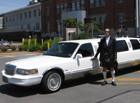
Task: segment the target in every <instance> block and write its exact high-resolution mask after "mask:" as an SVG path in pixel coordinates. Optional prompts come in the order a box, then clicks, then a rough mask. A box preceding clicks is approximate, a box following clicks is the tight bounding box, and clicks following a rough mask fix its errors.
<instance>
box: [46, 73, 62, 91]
mask: <svg viewBox="0 0 140 103" xmlns="http://www.w3.org/2000/svg"><path fill="white" fill-rule="evenodd" d="M47 84H48V88H49V89H50V90H51V91H56V90H57V89H59V87H60V85H61V77H60V75H59V74H57V73H53V74H51V75H50V76H49V78H48V82H47Z"/></svg>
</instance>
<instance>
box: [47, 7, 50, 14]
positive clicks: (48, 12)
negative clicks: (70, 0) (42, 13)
mask: <svg viewBox="0 0 140 103" xmlns="http://www.w3.org/2000/svg"><path fill="white" fill-rule="evenodd" d="M49 15H50V10H49V7H47V16H49Z"/></svg>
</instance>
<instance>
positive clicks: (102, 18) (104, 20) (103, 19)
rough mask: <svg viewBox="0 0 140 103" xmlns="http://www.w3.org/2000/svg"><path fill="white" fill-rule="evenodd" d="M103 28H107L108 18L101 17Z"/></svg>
mask: <svg viewBox="0 0 140 103" xmlns="http://www.w3.org/2000/svg"><path fill="white" fill-rule="evenodd" d="M101 28H102V30H104V29H105V28H106V17H105V16H103V17H101Z"/></svg>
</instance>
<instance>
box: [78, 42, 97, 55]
mask: <svg viewBox="0 0 140 103" xmlns="http://www.w3.org/2000/svg"><path fill="white" fill-rule="evenodd" d="M78 53H80V54H82V56H83V57H88V56H93V55H94V53H93V48H92V45H91V44H90V43H87V44H83V45H81V47H80V48H79V50H78Z"/></svg>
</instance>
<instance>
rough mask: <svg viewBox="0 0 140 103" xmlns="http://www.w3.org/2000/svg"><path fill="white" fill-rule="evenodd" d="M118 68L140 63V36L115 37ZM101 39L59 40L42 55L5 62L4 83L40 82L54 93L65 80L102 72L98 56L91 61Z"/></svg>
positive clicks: (33, 83) (25, 83) (27, 84)
mask: <svg viewBox="0 0 140 103" xmlns="http://www.w3.org/2000/svg"><path fill="white" fill-rule="evenodd" d="M116 40H117V57H118V68H119V69H120V68H124V67H129V66H136V65H138V64H140V39H139V38H116ZM99 42H100V39H90V40H72V41H63V42H60V43H57V44H56V45H55V46H53V47H52V48H51V49H50V50H48V51H47V52H46V53H44V54H43V55H40V56H35V57H30V58H25V59H20V60H15V61H11V62H8V63H6V65H5V69H4V70H3V71H2V78H3V81H4V82H7V83H11V84H14V85H20V86H31V85H37V84H41V85H42V87H43V89H44V90H45V91H49V92H55V91H57V90H59V89H60V87H61V85H62V82H63V81H65V80H68V79H73V78H78V77H82V76H85V74H87V73H93V74H97V73H100V72H101V67H100V65H99V64H100V62H99V60H98V59H96V60H94V61H92V60H91V58H92V57H93V56H94V55H95V53H96V51H97V48H98V46H99Z"/></svg>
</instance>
